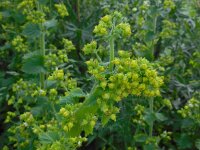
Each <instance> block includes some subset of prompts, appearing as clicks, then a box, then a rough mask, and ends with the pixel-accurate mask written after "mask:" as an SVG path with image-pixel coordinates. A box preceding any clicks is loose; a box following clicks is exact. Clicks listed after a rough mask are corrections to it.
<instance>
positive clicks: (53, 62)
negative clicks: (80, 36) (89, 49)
mask: <svg viewBox="0 0 200 150" xmlns="http://www.w3.org/2000/svg"><path fill="white" fill-rule="evenodd" d="M62 44H63V48H62V49H59V50H58V49H57V48H56V47H55V46H54V45H50V46H49V47H50V52H49V54H46V55H45V66H46V67H47V68H50V69H55V67H56V66H59V65H61V64H63V63H67V62H68V55H67V54H68V53H69V52H71V51H73V50H75V46H74V45H73V43H72V41H70V40H68V39H62Z"/></svg>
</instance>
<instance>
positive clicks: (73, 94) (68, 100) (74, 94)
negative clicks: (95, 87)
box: [60, 88, 85, 104]
mask: <svg viewBox="0 0 200 150" xmlns="http://www.w3.org/2000/svg"><path fill="white" fill-rule="evenodd" d="M84 96H85V93H84V92H83V91H82V90H81V89H80V88H76V89H73V90H72V91H70V93H69V95H68V96H66V97H62V98H61V99H60V103H61V104H73V103H74V102H75V99H76V98H79V97H84Z"/></svg>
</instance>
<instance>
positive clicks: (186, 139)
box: [176, 133, 192, 149]
mask: <svg viewBox="0 0 200 150" xmlns="http://www.w3.org/2000/svg"><path fill="white" fill-rule="evenodd" d="M176 142H177V144H178V146H179V148H180V149H190V148H191V147H192V139H191V137H190V136H189V135H187V134H185V133H182V134H181V135H180V136H179V137H177V138H176Z"/></svg>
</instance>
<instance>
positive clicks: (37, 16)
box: [26, 10, 46, 24]
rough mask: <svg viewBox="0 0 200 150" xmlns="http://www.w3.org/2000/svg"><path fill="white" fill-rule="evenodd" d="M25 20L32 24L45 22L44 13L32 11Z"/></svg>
mask: <svg viewBox="0 0 200 150" xmlns="http://www.w3.org/2000/svg"><path fill="white" fill-rule="evenodd" d="M26 18H27V20H28V21H30V22H32V23H34V24H40V23H44V22H45V21H46V20H45V13H43V12H41V11H38V10H32V11H31V13H29V14H28V15H27V17H26Z"/></svg>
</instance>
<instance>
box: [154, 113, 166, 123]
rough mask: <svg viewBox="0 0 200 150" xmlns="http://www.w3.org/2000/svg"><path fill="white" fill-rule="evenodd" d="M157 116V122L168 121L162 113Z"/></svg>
mask: <svg viewBox="0 0 200 150" xmlns="http://www.w3.org/2000/svg"><path fill="white" fill-rule="evenodd" d="M155 115H156V118H157V120H159V121H165V120H167V117H165V116H164V115H163V114H162V113H156V114H155Z"/></svg>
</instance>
